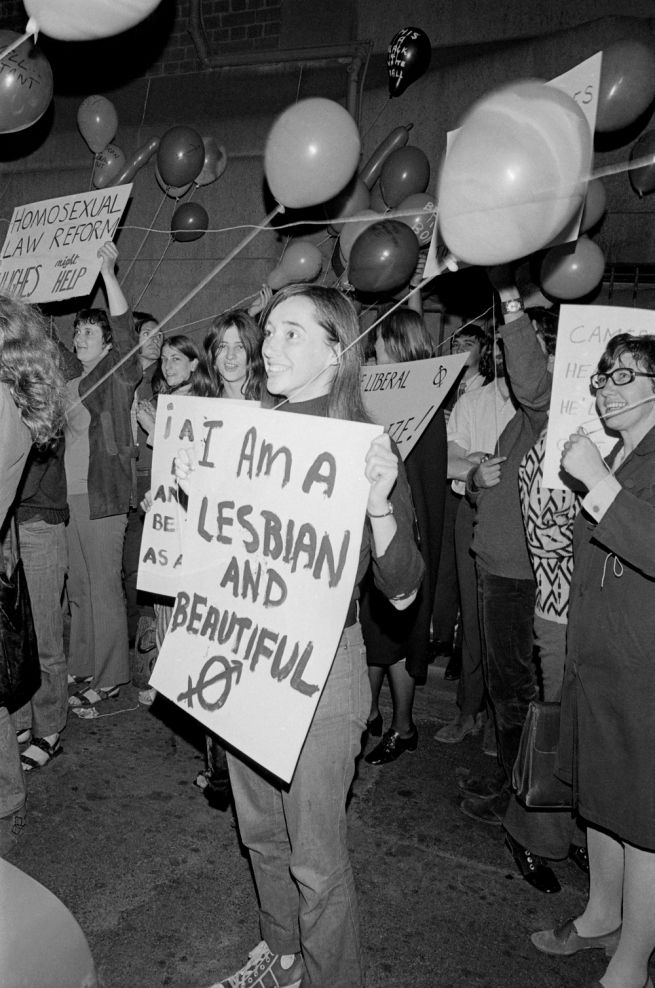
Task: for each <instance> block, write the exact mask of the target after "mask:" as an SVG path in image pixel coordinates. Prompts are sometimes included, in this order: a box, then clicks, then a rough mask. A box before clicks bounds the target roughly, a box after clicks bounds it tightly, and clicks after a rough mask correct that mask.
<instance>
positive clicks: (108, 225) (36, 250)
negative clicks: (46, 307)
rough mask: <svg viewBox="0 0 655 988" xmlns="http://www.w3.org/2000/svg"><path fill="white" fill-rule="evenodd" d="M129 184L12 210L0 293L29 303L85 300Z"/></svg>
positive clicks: (0, 264)
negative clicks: (80, 298)
mask: <svg viewBox="0 0 655 988" xmlns="http://www.w3.org/2000/svg"><path fill="white" fill-rule="evenodd" d="M131 190H132V185H131V184H128V185H117V186H115V187H114V188H111V189H102V190H98V191H96V192H81V193H79V194H78V195H71V196H61V197H59V198H58V199H44V200H42V201H41V202H32V203H27V204H25V205H24V206H16V207H15V209H14V211H13V213H12V216H11V219H10V221H9V227H8V229H7V235H6V237H5V240H4V243H3V245H2V253H1V254H0V292H4V293H5V294H7V295H15V296H18V297H19V298H23V299H25V300H26V301H28V302H57V301H59V300H60V299H66V298H77V297H79V296H82V295H88V294H89V293H90V292H91V290H92V289H93V286H94V284H95V280H96V278H97V277H98V274H99V272H100V266H101V263H102V262H101V260H100V258H99V257H98V249H99V248H100V247H102V245H103V244H104V243H106V242H107V241H108V240H113V239H114V236H115V234H116V229H117V227H118V224H119V222H120V219H121V216H122V215H123V211H124V209H125V206H126V205H127V200H128V199H129V197H130V192H131Z"/></svg>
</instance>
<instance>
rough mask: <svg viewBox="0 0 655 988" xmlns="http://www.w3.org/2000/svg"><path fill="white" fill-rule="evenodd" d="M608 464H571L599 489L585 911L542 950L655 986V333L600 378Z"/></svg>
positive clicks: (576, 729) (588, 504) (570, 450)
mask: <svg viewBox="0 0 655 988" xmlns="http://www.w3.org/2000/svg"><path fill="white" fill-rule="evenodd" d="M591 385H592V389H593V390H594V391H595V394H596V407H597V409H598V413H599V415H600V417H601V418H602V420H603V422H604V424H605V427H606V428H607V429H608V431H610V432H612V433H617V434H618V436H619V438H620V441H619V442H618V443H617V445H616V446H615V447H614V449H613V450H612V453H611V455H610V456H609V457H608V460H607V462H605V461H604V460H603V458H602V457H601V455H600V453H599V451H598V448H597V447H596V445H595V444H594V443H593V442H592V441H591V440H590V439H589V438H588V437H587V436H586V435H584V434H582V433H580V434H575V435H572V436H571V437H570V438H569V440H568V441H567V442H566V443H565V444H564V450H563V454H562V467H563V469H564V470H565V471H566V472H567V473H568V474H569V475H570V476H572V477H574V478H575V479H577V480H579V481H581V482H582V483H583V484H584V485H585V486H586V488H587V491H588V493H587V495H586V497H585V498H584V500H583V501H582V509H583V510H582V511H581V513H580V515H579V516H578V519H577V521H576V523H575V529H574V546H575V566H574V572H573V581H572V585H571V599H570V611H569V637H568V658H567V671H566V675H565V683H564V690H563V695H562V720H561V736H560V752H559V754H560V765H561V768H562V775H563V776H568V777H569V778H570V779H571V780H572V782H573V786H574V795H575V798H576V802H577V810H578V813H579V815H580V816H581V817H582V818H584V820H585V821H586V822H587V841H588V852H589V869H590V886H589V900H588V902H587V905H586V908H585V909H584V911H583V912H582V913H581V915H579V916H578V917H576V918H575V919H574V920H569V921H567V922H566V923H564V924H563V925H562V926H560V927H558V928H556V929H554V930H544V931H541V932H539V933H534V934H533V936H532V941H533V943H534V945H535V946H536V947H537V948H538V949H540V950H542V951H544V952H546V953H550V954H564V955H569V954H573V953H576V952H577V951H579V950H584V949H587V948H589V947H604V948H606V949H609V950H610V951H615V953H614V954H613V956H612V958H611V960H610V962H609V965H608V967H607V969H606V971H605V973H604V974H603V975H602V978H601V980H600V981H599V982H594V985H596V986H597V988H598V986H600V988H652V981H651V979H650V977H649V974H648V959H649V957H650V954H651V953H652V951H653V948H655V771H654V770H653V753H654V752H655V717H654V716H653V697H654V696H655V660H654V653H653V648H654V643H655V336H641V337H633V336H629V335H628V334H625V333H622V334H620V335H618V336H615V337H614V338H613V339H612V340H611V341H610V342H609V344H608V346H607V348H606V350H605V352H604V353H603V355H602V357H601V359H600V361H599V364H598V371H597V373H596V374H594V375H592V378H591Z"/></svg>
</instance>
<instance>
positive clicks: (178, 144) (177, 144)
mask: <svg viewBox="0 0 655 988" xmlns="http://www.w3.org/2000/svg"><path fill="white" fill-rule="evenodd" d="M204 162H205V145H204V144H203V140H202V137H201V136H200V134H199V133H198V132H197V131H196V130H194V129H193V128H192V127H171V129H170V130H167V131H166V133H165V134H164V136H163V137H162V139H161V141H160V142H159V147H158V148H157V166H158V168H159V174H160V175H161V177H162V180H163V181H164V183H165V185H170V186H171V187H172V188H180V186H183V185H188V183H189V182H193V180H194V179H195V178H197V177H198V175H199V174H200V172H201V171H202V166H203V164H204Z"/></svg>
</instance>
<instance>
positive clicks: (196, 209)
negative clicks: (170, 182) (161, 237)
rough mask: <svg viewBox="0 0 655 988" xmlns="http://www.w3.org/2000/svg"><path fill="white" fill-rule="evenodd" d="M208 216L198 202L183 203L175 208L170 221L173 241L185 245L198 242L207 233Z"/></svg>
mask: <svg viewBox="0 0 655 988" xmlns="http://www.w3.org/2000/svg"><path fill="white" fill-rule="evenodd" d="M208 226H209V216H208V215H207V210H206V209H205V208H204V206H201V205H200V203H199V202H183V203H182V204H181V205H180V206H178V207H177V209H176V210H175V212H174V213H173V218H172V219H171V234H172V236H173V240H178V241H180V242H182V243H186V242H188V241H190V240H199V239H200V237H202V235H203V234H204V233H206V232H207V227H208Z"/></svg>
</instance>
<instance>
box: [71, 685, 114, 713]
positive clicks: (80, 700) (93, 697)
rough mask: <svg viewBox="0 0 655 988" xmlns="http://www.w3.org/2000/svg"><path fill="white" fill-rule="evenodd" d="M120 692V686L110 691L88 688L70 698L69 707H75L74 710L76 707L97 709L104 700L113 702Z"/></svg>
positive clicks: (111, 688)
mask: <svg viewBox="0 0 655 988" xmlns="http://www.w3.org/2000/svg"><path fill="white" fill-rule="evenodd" d="M120 691H121V688H120V686H110V688H109V689H108V690H103V689H97V690H94V688H93V686H88V687H87V688H86V689H85V690H78V692H77V693H73V695H72V696H69V697H68V706H69V707H73V709H75V708H76V707H86V708H88V707H95V705H96V703H101V702H102V700H113V699H114V698H115V697H117V696H118V694H119V693H120Z"/></svg>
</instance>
